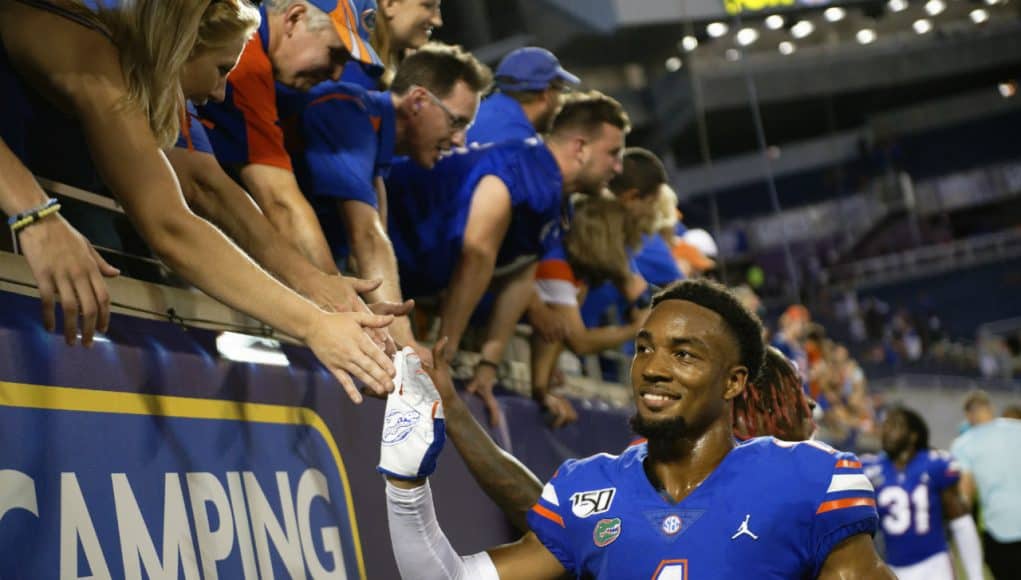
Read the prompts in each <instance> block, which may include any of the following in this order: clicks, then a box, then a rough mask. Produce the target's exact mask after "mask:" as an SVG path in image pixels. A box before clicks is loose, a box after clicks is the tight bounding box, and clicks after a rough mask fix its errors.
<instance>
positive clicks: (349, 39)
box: [308, 0, 383, 69]
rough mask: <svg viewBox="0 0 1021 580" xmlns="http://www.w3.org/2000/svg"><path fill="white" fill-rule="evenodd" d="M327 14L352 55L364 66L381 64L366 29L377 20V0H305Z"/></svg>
mask: <svg viewBox="0 0 1021 580" xmlns="http://www.w3.org/2000/svg"><path fill="white" fill-rule="evenodd" d="M308 1H309V4H312V5H313V6H315V7H316V8H318V9H320V10H322V11H323V12H325V13H327V14H329V15H330V20H331V21H332V22H333V27H334V28H335V29H336V30H337V35H338V36H340V39H341V40H342V41H343V42H344V47H345V48H347V51H348V52H349V53H351V58H352V59H353V60H355V61H357V62H359V63H361V64H362V66H365V67H367V68H370V69H371V68H382V66H383V62H382V61H381V60H380V59H379V55H378V54H376V51H375V50H374V49H373V48H372V45H371V44H369V32H370V30H371V29H372V28H373V27H374V26H375V23H376V0H308Z"/></svg>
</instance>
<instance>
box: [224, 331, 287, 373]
mask: <svg viewBox="0 0 1021 580" xmlns="http://www.w3.org/2000/svg"><path fill="white" fill-rule="evenodd" d="M216 350H218V351H219V352H220V356H222V357H223V358H225V359H227V360H232V361H235V362H246V363H256V364H263V365H272V366H278V367H286V366H288V365H290V364H291V361H289V360H288V359H287V355H286V354H284V351H282V350H280V341H277V340H273V339H269V338H261V337H258V336H250V335H247V334H239V333H237V332H223V333H220V336H218V337H216Z"/></svg>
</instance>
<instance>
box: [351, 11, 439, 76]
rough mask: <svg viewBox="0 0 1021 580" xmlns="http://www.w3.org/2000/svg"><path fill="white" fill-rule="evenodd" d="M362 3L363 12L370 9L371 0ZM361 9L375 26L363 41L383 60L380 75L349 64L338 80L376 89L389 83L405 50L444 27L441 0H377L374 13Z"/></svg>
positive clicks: (412, 48) (364, 15)
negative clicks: (366, 41) (368, 43)
mask: <svg viewBox="0 0 1021 580" xmlns="http://www.w3.org/2000/svg"><path fill="white" fill-rule="evenodd" d="M361 3H362V4H363V6H362V8H363V9H364V11H370V12H371V7H370V6H369V5H370V4H372V3H373V2H372V1H371V0H362V1H361ZM364 11H363V20H365V19H371V20H372V21H373V24H374V25H375V26H373V27H372V32H371V34H369V35H368V38H367V39H366V40H368V41H369V42H371V44H372V47H373V48H374V49H376V53H377V54H378V55H379V58H380V60H381V61H382V68H383V70H382V76H370V75H369V74H367V73H366V72H365V69H364V68H363V67H360V66H358V65H357V63H352V64H350V65H348V66H347V67H346V68H345V69H344V76H343V78H342V79H341V80H343V81H344V82H346V83H354V84H357V85H361V86H363V87H365V88H367V89H370V90H379V89H383V88H386V87H388V86H390V82H391V81H393V78H394V75H395V74H396V73H397V66H398V65H399V64H400V63H401V61H402V60H404V57H405V55H406V54H407V52H408V51H411V50H417V49H419V48H422V47H423V46H425V45H426V44H427V43H428V42H429V39H430V38H432V33H433V31H434V30H436V29H437V28H440V27H441V26H443V16H442V15H441V14H440V0H378V7H377V9H376V10H375V12H374V13H371V14H366V13H365V12H364ZM374 72H380V71H378V69H377V70H374Z"/></svg>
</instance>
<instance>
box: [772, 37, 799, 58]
mask: <svg viewBox="0 0 1021 580" xmlns="http://www.w3.org/2000/svg"><path fill="white" fill-rule="evenodd" d="M776 49H777V50H779V51H780V54H782V55H784V56H787V55H789V54H794V51H795V50H797V47H796V46H794V43H793V42H791V41H789V40H785V41H783V42H781V43H780V44H779V45H778V46H777V47H776Z"/></svg>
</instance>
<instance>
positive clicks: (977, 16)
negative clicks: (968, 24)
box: [968, 8, 989, 24]
mask: <svg viewBox="0 0 1021 580" xmlns="http://www.w3.org/2000/svg"><path fill="white" fill-rule="evenodd" d="M968 17H970V18H971V21H972V22H974V23H975V24H982V23H983V22H985V21H986V20H989V13H988V12H986V11H985V10H983V9H982V8H976V9H974V10H972V11H971V12H969V13H968Z"/></svg>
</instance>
